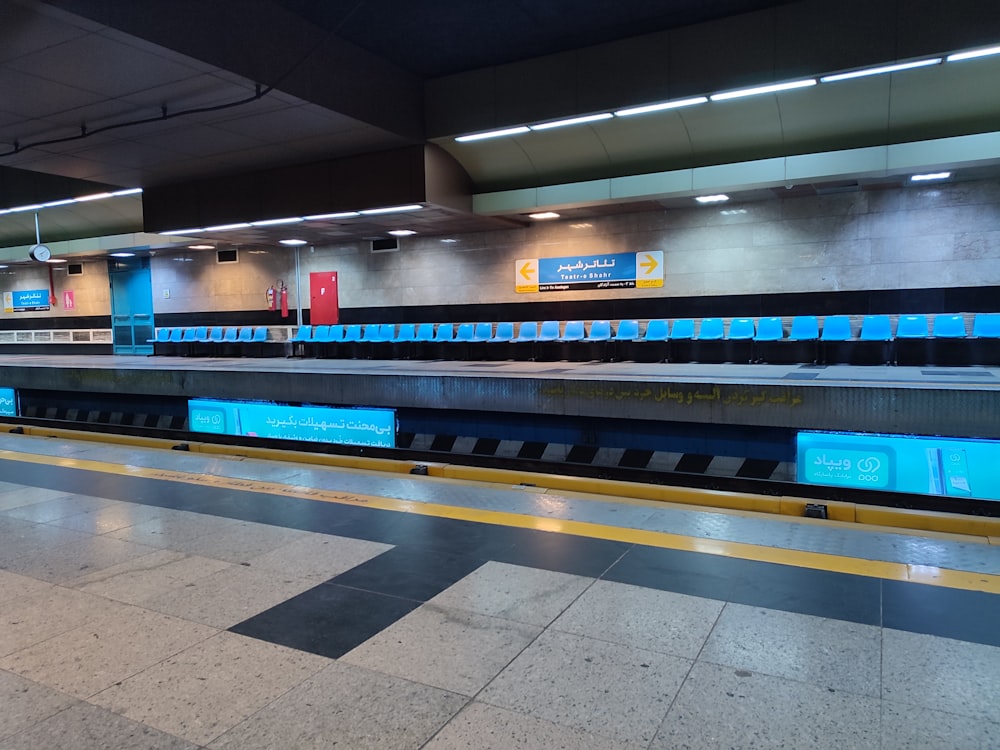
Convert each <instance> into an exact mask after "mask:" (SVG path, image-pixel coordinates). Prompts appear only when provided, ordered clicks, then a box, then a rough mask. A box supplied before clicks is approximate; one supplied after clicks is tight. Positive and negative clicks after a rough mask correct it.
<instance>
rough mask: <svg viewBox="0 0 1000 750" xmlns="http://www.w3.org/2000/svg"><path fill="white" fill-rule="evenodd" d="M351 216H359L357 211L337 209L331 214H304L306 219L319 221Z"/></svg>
mask: <svg viewBox="0 0 1000 750" xmlns="http://www.w3.org/2000/svg"><path fill="white" fill-rule="evenodd" d="M352 216H361V214H359V213H358V212H357V211H338V212H337V213H332V214H313V215H312V216H305V217H303V218H305V220H306V221H320V220H322V219H349V218H350V217H352Z"/></svg>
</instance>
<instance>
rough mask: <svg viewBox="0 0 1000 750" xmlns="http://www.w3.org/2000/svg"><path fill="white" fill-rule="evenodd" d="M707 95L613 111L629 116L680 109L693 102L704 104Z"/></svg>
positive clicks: (693, 103)
mask: <svg viewBox="0 0 1000 750" xmlns="http://www.w3.org/2000/svg"><path fill="white" fill-rule="evenodd" d="M707 101H708V97H707V96H693V97H691V98H690V99H675V100H674V101H672V102H660V103H659V104H644V105H643V106H641V107H629V108H628V109H619V110H618V111H617V112H615V117H631V116H632V115H644V114H646V113H647V112H662V111H664V110H667V109H681V108H682V107H692V106H694V105H695V104H705V102H707Z"/></svg>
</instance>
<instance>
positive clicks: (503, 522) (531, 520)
mask: <svg viewBox="0 0 1000 750" xmlns="http://www.w3.org/2000/svg"><path fill="white" fill-rule="evenodd" d="M0 458H4V459H7V460H11V461H22V462H25V463H33V464H43V465H49V466H51V465H56V466H61V467H64V468H68V469H80V470H84V471H94V472H101V473H104V474H116V475H119V476H131V477H139V478H142V479H152V480H161V481H170V482H182V483H186V484H197V485H200V486H208V487H217V488H221V489H232V490H241V491H245V492H259V493H263V494H269V495H277V496H281V497H294V498H301V499H307V500H318V501H322V502H330V503H339V504H343V505H360V506H364V507H368V508H376V509H379V510H389V511H396V512H401V513H414V514H419V515H424V516H433V517H437V518H452V519H458V520H463V521H472V522H476V523H488V524H493V525H498V526H512V527H517V528H524V529H535V530H538V531H551V532H556V533H561V534H572V535H574V536H583V537H590V538H594V539H607V540H611V541H619V542H625V543H628V544H641V545H646V546H651V547H660V548H663V549H674V550H680V551H685V552H702V553H705V554H710V555H719V556H723V557H732V558H735V559H740V560H757V561H760V562H769V563H775V564H778V565H790V566H794V567H799V568H808V569H811V570H826V571H832V572H836V573H848V574H851V575H858V576H865V577H868V578H881V579H886V580H892V581H911V582H915V583H923V584H928V585H931V586H943V587H946V588H955V589H965V590H968V591H984V592H987V593H991V594H1000V575H992V574H984V573H973V572H969V571H962V570H949V569H946V568H936V567H930V566H923V565H908V564H905V563H896V562H887V561H883V560H863V559H860V558H855V557H845V556H842V555H829V554H825V553H821V552H807V551H803V550H793V549H784V548H780V547H767V546H763V545H758V544H747V543H745V542H730V541H724V540H719V539H703V538H699V537H692V536H685V535H682V534H671V533H667V532H661V531H647V530H643V529H630V528H623V527H619V526H606V525H604V524H597V523H589V522H585V521H572V520H566V519H560V518H543V517H538V516H531V515H527V514H521V513H508V512H505V511H496V510H482V509H475V508H464V507H458V506H452V505H441V504H438V503H424V502H416V501H412V500H400V499H396V498H389V497H382V496H378V495H362V494H358V493H354V492H335V491H331V490H323V489H318V488H313V487H303V486H298V485H289V484H281V483H278V482H266V481H261V480H256V479H240V478H238V477H226V476H217V475H214V474H195V473H192V472H186V471H177V470H174V469H151V468H145V467H141V466H129V465H125V464H116V463H110V462H104V461H93V460H90V459H81V458H69V457H63V456H42V455H37V454H32V453H20V452H17V451H10V450H2V449H0Z"/></svg>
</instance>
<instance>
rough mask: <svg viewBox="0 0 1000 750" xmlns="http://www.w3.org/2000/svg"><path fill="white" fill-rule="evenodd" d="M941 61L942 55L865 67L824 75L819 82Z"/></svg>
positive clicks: (922, 66)
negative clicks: (895, 63) (876, 66)
mask: <svg viewBox="0 0 1000 750" xmlns="http://www.w3.org/2000/svg"><path fill="white" fill-rule="evenodd" d="M940 63H941V58H940V57H931V58H928V59H926V60H916V61H914V62H907V63H899V64H897V65H882V66H881V67H878V68H864V69H863V70H852V71H850V72H849V73H836V74H834V75H830V76H823V77H822V78H820V79H819V82H820V83H836V82H837V81H849V80H851V79H852V78H864V77H865V76H878V75H882V74H884V73H896V72H898V71H900V70H911V69H912V68H926V67H928V66H930V65H938V64H940Z"/></svg>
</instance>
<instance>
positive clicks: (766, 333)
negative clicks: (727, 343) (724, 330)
mask: <svg viewBox="0 0 1000 750" xmlns="http://www.w3.org/2000/svg"><path fill="white" fill-rule="evenodd" d="M735 323H736V321H733V324H734V325H735ZM732 335H733V334H732V329H730V333H729V337H730V338H732ZM784 337H785V328H784V325H783V324H782V322H781V318H778V317H769V318H761V319H760V323H758V324H757V333H755V334H754V336H753V338H754V341H781V340H782V339H783V338H784Z"/></svg>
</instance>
